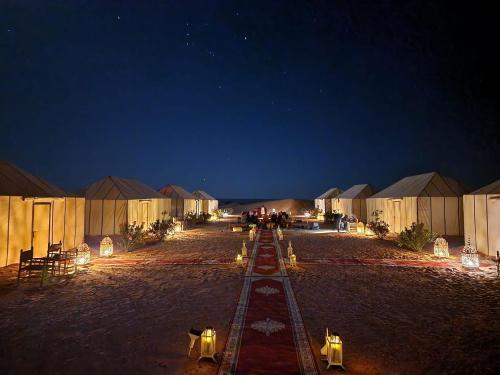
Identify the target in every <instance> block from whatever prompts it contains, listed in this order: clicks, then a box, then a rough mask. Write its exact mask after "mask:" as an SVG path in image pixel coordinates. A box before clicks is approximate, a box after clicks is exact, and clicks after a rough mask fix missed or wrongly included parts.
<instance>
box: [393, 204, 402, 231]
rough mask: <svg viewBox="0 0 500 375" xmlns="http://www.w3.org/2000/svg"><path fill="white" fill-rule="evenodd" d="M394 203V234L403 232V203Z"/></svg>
mask: <svg viewBox="0 0 500 375" xmlns="http://www.w3.org/2000/svg"><path fill="white" fill-rule="evenodd" d="M393 203H394V207H393V208H394V232H395V233H399V232H401V201H393Z"/></svg>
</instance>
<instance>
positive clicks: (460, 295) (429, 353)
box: [281, 231, 500, 375]
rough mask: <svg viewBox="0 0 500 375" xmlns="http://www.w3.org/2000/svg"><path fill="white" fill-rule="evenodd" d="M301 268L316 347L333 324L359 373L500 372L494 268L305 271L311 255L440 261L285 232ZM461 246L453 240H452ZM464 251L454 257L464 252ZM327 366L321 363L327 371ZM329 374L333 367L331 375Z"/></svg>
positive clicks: (302, 296)
mask: <svg viewBox="0 0 500 375" xmlns="http://www.w3.org/2000/svg"><path fill="white" fill-rule="evenodd" d="M287 239H292V244H293V247H294V249H295V253H296V254H297V259H298V262H299V267H298V268H295V269H289V271H288V272H289V275H290V278H291V280H292V285H293V288H294V291H295V294H296V297H297V300H298V303H299V305H300V307H301V311H302V315H303V318H304V321H305V324H306V327H307V330H308V332H309V335H310V338H311V342H312V345H313V350H314V352H315V354H316V356H318V354H319V350H320V347H321V345H323V343H324V334H325V328H326V327H329V328H330V330H332V329H333V330H335V331H338V333H340V334H341V336H342V338H343V340H344V354H345V357H344V358H345V362H344V363H345V366H346V368H347V372H348V373H352V374H408V375H410V374H494V373H499V372H498V371H499V370H500V320H499V319H498V317H499V316H500V299H499V292H500V279H499V278H498V277H496V276H495V275H496V272H492V269H491V268H492V267H491V264H490V267H489V268H488V269H486V268H483V269H482V270H481V271H477V272H466V271H463V270H461V269H459V268H451V267H450V268H444V269H438V268H431V267H426V268H410V267H387V266H338V265H317V264H307V265H300V259H301V257H306V256H308V257H343V258H346V257H347V258H348V257H351V256H352V257H358V258H364V257H368V258H379V257H380V258H391V259H415V260H424V259H425V260H429V259H432V256H431V249H430V248H428V249H427V250H426V251H424V252H423V253H421V254H420V253H414V252H411V251H405V250H402V249H400V248H398V247H397V246H396V245H395V244H394V243H393V242H392V241H387V240H386V241H381V240H376V239H370V238H363V237H359V236H355V235H349V234H338V233H323V234H320V233H315V232H312V231H309V232H305V231H295V232H291V231H289V232H287V231H285V241H282V245H281V246H282V248H286V246H287V245H288V242H287ZM451 242H453V239H452V241H451ZM458 248H459V247H458V246H456V247H455V248H453V249H452V253H455V254H456V255H458ZM325 366H326V364H325V362H322V363H321V364H320V368H321V369H324V368H325ZM322 372H323V373H325V374H326V373H327V371H324V370H323V371H322Z"/></svg>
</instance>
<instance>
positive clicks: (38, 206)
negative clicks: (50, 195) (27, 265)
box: [31, 203, 50, 257]
mask: <svg viewBox="0 0 500 375" xmlns="http://www.w3.org/2000/svg"><path fill="white" fill-rule="evenodd" d="M32 231H33V233H32V236H31V241H32V242H31V245H32V246H33V256H34V257H45V256H47V249H48V246H49V242H50V203H35V204H33V227H32Z"/></svg>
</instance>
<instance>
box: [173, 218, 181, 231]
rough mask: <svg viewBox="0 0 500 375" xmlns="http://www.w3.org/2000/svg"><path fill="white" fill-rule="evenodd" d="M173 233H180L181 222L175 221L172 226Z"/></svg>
mask: <svg viewBox="0 0 500 375" xmlns="http://www.w3.org/2000/svg"><path fill="white" fill-rule="evenodd" d="M174 232H175V233H179V232H182V222H181V221H176V222H175V224H174Z"/></svg>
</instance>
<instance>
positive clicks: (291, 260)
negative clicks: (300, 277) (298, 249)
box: [290, 254, 297, 267]
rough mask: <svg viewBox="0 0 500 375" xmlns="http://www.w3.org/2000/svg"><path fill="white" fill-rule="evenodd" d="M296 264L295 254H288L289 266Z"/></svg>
mask: <svg viewBox="0 0 500 375" xmlns="http://www.w3.org/2000/svg"><path fill="white" fill-rule="evenodd" d="M295 266H297V256H296V255H295V254H292V255H290V267H295Z"/></svg>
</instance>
